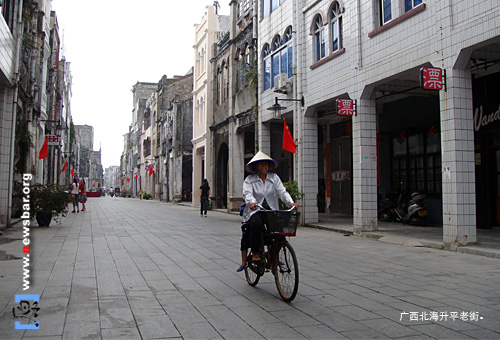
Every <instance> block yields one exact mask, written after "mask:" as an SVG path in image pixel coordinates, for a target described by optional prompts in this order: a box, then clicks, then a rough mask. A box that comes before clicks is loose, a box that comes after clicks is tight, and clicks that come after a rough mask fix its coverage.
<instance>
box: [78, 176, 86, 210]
mask: <svg viewBox="0 0 500 340" xmlns="http://www.w3.org/2000/svg"><path fill="white" fill-rule="evenodd" d="M78 194H79V198H80V203H81V204H82V211H85V210H87V208H85V203H87V186H86V185H85V180H84V179H83V178H82V179H81V180H80V187H79V193H78Z"/></svg>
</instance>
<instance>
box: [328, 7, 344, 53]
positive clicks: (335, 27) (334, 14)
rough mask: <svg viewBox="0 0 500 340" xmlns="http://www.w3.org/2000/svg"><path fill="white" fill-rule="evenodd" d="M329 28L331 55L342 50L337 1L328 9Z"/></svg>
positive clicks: (340, 15) (340, 17)
mask: <svg viewBox="0 0 500 340" xmlns="http://www.w3.org/2000/svg"><path fill="white" fill-rule="evenodd" d="M329 26H330V36H331V40H330V43H331V44H332V53H333V52H335V51H338V50H339V49H341V48H342V9H341V7H340V5H339V3H338V1H335V2H334V3H333V4H332V7H331V8H330V15H329Z"/></svg>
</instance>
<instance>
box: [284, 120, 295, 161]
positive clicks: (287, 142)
mask: <svg viewBox="0 0 500 340" xmlns="http://www.w3.org/2000/svg"><path fill="white" fill-rule="evenodd" d="M283 123H284V126H283V150H286V151H289V152H291V153H295V148H296V147H295V142H294V141H293V137H292V134H291V133H290V129H289V128H288V125H287V124H286V120H284V119H283Z"/></svg>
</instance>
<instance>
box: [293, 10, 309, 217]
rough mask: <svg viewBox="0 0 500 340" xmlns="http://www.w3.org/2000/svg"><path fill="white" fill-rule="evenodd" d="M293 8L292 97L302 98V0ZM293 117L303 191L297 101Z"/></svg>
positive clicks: (303, 202) (300, 121)
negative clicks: (293, 81) (294, 77)
mask: <svg viewBox="0 0 500 340" xmlns="http://www.w3.org/2000/svg"><path fill="white" fill-rule="evenodd" d="M293 4H294V6H295V8H294V11H293V16H294V18H293V30H294V31H295V34H294V37H295V41H294V46H293V54H294V55H295V60H296V61H297V64H296V68H295V74H296V86H295V90H294V92H295V97H294V98H302V96H303V92H302V71H303V69H304V65H303V60H302V53H301V52H302V33H303V30H302V27H303V26H302V20H301V18H302V0H294V2H293ZM294 111H295V113H296V114H295V117H294V120H295V121H294V132H295V135H296V136H297V144H298V145H297V146H298V147H297V150H298V152H297V159H296V161H297V163H296V164H297V166H296V169H297V179H298V181H297V182H298V186H299V189H300V191H301V192H304V165H303V161H302V159H303V152H304V150H303V146H304V144H303V136H302V131H303V130H304V129H303V128H302V114H303V112H302V111H303V108H302V105H301V104H300V103H299V102H295V110H294ZM300 203H301V205H302V209H303V211H304V213H303V214H301V219H302V221H301V222H302V223H304V222H305V215H306V214H305V212H306V199H305V197H304V199H303V200H302V201H301V202H300Z"/></svg>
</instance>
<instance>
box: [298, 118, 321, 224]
mask: <svg viewBox="0 0 500 340" xmlns="http://www.w3.org/2000/svg"><path fill="white" fill-rule="evenodd" d="M299 114H300V113H299ZM296 122H297V120H296V121H294V130H295V134H294V135H295V136H300V140H299V145H298V148H297V153H296V155H297V156H299V157H298V159H296V161H297V162H299V164H298V168H299V170H301V171H300V173H299V175H298V178H299V184H301V186H302V187H301V190H302V192H303V193H304V194H305V196H304V197H303V198H302V200H301V201H300V202H299V204H300V206H301V207H300V210H301V211H302V212H303V214H304V223H314V222H318V207H317V201H316V196H317V194H318V177H319V175H318V123H317V119H316V118H314V117H307V116H304V117H302V119H301V124H300V125H301V126H296V125H297V123H296Z"/></svg>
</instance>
